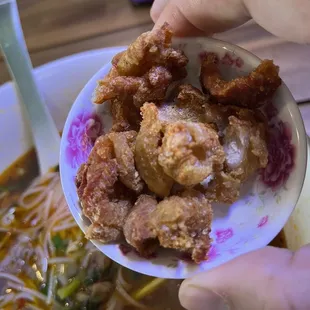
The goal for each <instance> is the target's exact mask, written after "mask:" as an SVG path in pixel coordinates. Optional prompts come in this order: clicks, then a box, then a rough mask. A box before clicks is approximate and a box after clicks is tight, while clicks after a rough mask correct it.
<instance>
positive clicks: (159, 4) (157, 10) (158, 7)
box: [151, 0, 168, 21]
mask: <svg viewBox="0 0 310 310" xmlns="http://www.w3.org/2000/svg"><path fill="white" fill-rule="evenodd" d="M167 2H168V0H156V1H154V3H153V5H152V8H151V17H152V19H153V21H156V20H157V19H158V17H159V16H160V14H161V12H162V11H163V10H164V8H165V6H166V4H167Z"/></svg>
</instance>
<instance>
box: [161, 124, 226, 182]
mask: <svg viewBox="0 0 310 310" xmlns="http://www.w3.org/2000/svg"><path fill="white" fill-rule="evenodd" d="M163 132H164V137H163V140H162V146H161V148H160V152H159V156H158V161H159V164H160V165H161V166H162V167H163V170H164V172H165V173H166V174H167V175H169V176H170V177H171V178H173V179H174V180H175V181H176V182H178V183H179V184H182V185H186V186H192V185H196V184H198V183H200V182H202V181H203V180H204V179H205V178H207V177H208V176H209V175H210V174H211V173H213V172H214V171H218V170H221V169H222V168H223V162H224V160H225V153H224V150H223V147H222V146H221V144H220V142H219V139H218V135H217V133H216V131H215V130H214V129H213V128H211V127H210V126H209V125H207V124H203V123H193V122H175V123H171V124H168V125H166V126H165V127H164V131H163Z"/></svg>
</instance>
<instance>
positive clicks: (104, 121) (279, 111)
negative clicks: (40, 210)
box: [60, 38, 307, 279]
mask: <svg viewBox="0 0 310 310" xmlns="http://www.w3.org/2000/svg"><path fill="white" fill-rule="evenodd" d="M176 44H177V45H179V46H180V47H181V48H182V49H183V50H184V52H185V54H186V55H187V56H188V57H189V59H190V62H189V69H188V73H189V74H188V78H187V80H186V82H189V83H191V84H193V85H194V86H197V87H199V83H198V75H199V71H200V62H199V55H200V54H201V53H202V52H206V51H207V52H214V53H217V54H218V56H219V59H220V69H221V71H222V73H223V75H224V77H226V78H232V77H235V76H240V75H245V74H247V73H249V72H250V71H251V70H252V69H253V68H255V67H257V66H258V64H259V63H260V59H259V58H257V57H256V56H254V55H252V54H251V53H249V52H247V51H245V50H243V49H241V48H239V47H237V46H234V45H232V44H229V43H226V42H222V41H217V40H214V39H206V38H191V39H182V40H181V41H178V42H176ZM110 68H111V64H108V65H106V66H104V67H103V68H102V69H101V70H100V71H99V72H97V73H96V74H95V75H94V76H93V77H92V78H91V80H90V81H89V82H88V83H87V85H86V86H85V87H84V89H83V90H82V91H81V93H80V94H79V96H78V97H77V99H76V101H75V103H74V105H73V106H72V108H71V111H70V113H69V115H68V118H67V121H66V124H65V127H64V131H63V138H62V143H61V153H60V174H61V180H62V185H63V190H64V193H65V196H66V199H67V203H68V205H69V207H70V210H71V212H72V214H73V216H74V218H75V220H76V221H77V223H78V225H79V226H80V228H81V229H82V230H83V231H84V232H85V231H86V228H87V226H88V225H89V222H88V221H87V220H86V219H85V218H84V217H83V215H82V210H81V208H80V204H79V200H78V196H77V193H76V187H75V182H74V179H75V176H76V173H77V170H78V167H79V166H80V165H81V164H82V163H83V162H85V161H86V159H87V157H88V154H89V152H90V150H91V148H92V146H93V142H94V139H95V137H97V136H98V135H100V134H102V133H103V132H104V131H105V132H106V131H107V130H108V129H109V128H110V127H111V117H110V114H109V110H108V107H107V105H105V104H103V106H101V107H100V109H98V107H97V106H95V105H93V104H92V102H91V97H92V93H93V91H94V89H95V87H96V84H97V81H98V80H99V79H101V78H102V77H104V76H105V75H106V74H107V73H108V72H109V70H110ZM270 107H273V109H269V110H268V111H269V112H270V115H269V116H270V119H269V130H270V134H271V137H272V139H271V143H270V144H269V148H270V149H269V152H270V158H269V164H268V166H267V168H266V169H265V170H264V172H262V173H261V174H258V175H257V176H256V177H255V178H253V180H251V181H248V182H246V183H245V184H244V186H243V194H242V195H241V197H240V199H239V200H238V201H237V202H235V203H234V204H232V205H230V206H228V205H217V206H216V207H215V208H214V220H213V223H212V233H211V236H212V238H213V245H212V247H211V250H210V252H209V260H208V261H205V262H202V263H201V264H199V265H196V264H193V263H191V262H188V261H186V260H182V259H181V258H180V257H178V256H176V255H175V254H172V253H175V252H171V251H166V250H164V251H162V252H159V254H158V255H157V256H156V257H154V258H152V259H148V260H146V259H143V258H141V257H139V256H138V255H136V254H135V252H133V251H131V252H130V253H127V254H124V253H123V252H122V251H121V250H120V247H119V245H118V244H102V243H100V242H97V241H93V243H94V244H95V245H96V246H97V247H98V249H99V250H100V251H102V252H103V253H104V254H106V255H107V256H109V257H110V258H111V259H113V260H115V261H116V262H118V263H119V264H121V265H123V266H125V267H127V268H130V269H132V270H135V271H138V272H141V273H144V274H148V275H151V276H157V277H163V278H175V279H179V278H187V277H189V276H191V275H193V274H195V273H197V272H200V271H203V270H208V269H211V268H213V267H216V266H218V265H220V264H222V263H224V262H226V261H229V260H231V259H233V258H234V257H237V256H239V255H241V254H244V253H246V252H249V251H252V250H255V249H258V248H261V247H263V246H265V245H267V244H268V243H269V242H270V241H271V240H272V239H273V238H274V237H275V236H276V235H277V234H278V233H279V232H280V230H281V229H282V228H283V226H284V225H285V223H286V221H287V220H288V218H289V216H290V214H291V213H292V211H293V209H294V207H295V205H296V203H297V201H298V198H299V195H300V192H301V189H302V186H303V182H304V177H305V172H306V164H307V163H306V162H307V148H306V133H305V129H304V125H303V121H302V118H301V115H300V112H299V109H298V107H297V105H296V103H295V101H294V99H293V97H292V95H291V93H290V91H289V90H288V88H287V87H286V86H285V85H284V84H282V85H281V87H280V88H279V89H278V90H277V92H276V94H275V96H274V98H273V100H272V105H270ZM262 175H264V177H263V178H262ZM263 179H264V182H263V181H262V180H263Z"/></svg>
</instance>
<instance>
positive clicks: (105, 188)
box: [76, 131, 143, 243]
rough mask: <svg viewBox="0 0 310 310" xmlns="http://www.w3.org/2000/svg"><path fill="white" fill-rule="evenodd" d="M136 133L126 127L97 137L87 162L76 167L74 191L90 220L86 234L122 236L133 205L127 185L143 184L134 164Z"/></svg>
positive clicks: (138, 187) (102, 238)
mask: <svg viewBox="0 0 310 310" xmlns="http://www.w3.org/2000/svg"><path fill="white" fill-rule="evenodd" d="M136 135H137V133H136V132H134V131H128V132H122V133H111V134H108V135H104V136H101V137H99V138H98V139H97V140H96V143H95V145H94V147H93V149H92V151H91V153H90V155H89V158H88V161H87V163H85V164H83V165H81V167H80V169H79V171H78V174H77V177H76V186H77V193H78V196H79V198H80V201H81V204H82V209H83V213H84V215H85V216H86V217H88V218H89V219H90V221H91V222H92V225H90V226H89V228H88V230H87V232H86V237H87V238H92V239H97V240H100V241H102V242H104V243H107V242H112V241H116V240H118V239H119V238H120V237H121V236H122V230H123V225H124V221H125V218H126V216H127V214H128V212H129V210H130V208H131V206H132V203H131V196H132V193H131V192H130V191H129V189H131V190H133V191H136V192H140V191H141V190H142V188H143V183H142V180H141V179H140V176H139V174H138V172H137V171H136V170H135V166H134V155H133V150H134V148H135V145H134V143H135V137H136ZM121 181H122V182H123V183H122V182H121ZM124 184H125V185H126V186H127V187H125V186H124Z"/></svg>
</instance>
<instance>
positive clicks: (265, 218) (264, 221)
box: [257, 215, 268, 228]
mask: <svg viewBox="0 0 310 310" xmlns="http://www.w3.org/2000/svg"><path fill="white" fill-rule="evenodd" d="M267 223H268V215H266V216H264V217H262V218H261V219H260V221H259V223H258V224H257V228H261V227H263V226H265V225H266V224H267Z"/></svg>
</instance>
